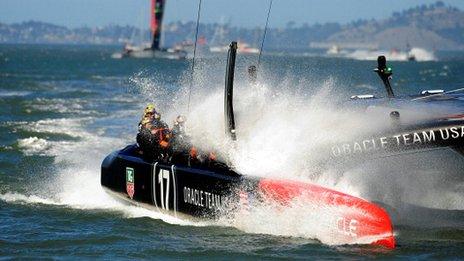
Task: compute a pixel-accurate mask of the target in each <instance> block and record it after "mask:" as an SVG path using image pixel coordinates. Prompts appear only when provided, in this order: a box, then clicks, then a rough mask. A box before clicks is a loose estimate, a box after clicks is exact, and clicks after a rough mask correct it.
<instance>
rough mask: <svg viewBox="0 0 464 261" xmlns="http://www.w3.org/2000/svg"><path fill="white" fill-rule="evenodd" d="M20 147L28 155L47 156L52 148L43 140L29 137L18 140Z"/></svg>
mask: <svg viewBox="0 0 464 261" xmlns="http://www.w3.org/2000/svg"><path fill="white" fill-rule="evenodd" d="M18 147H19V148H20V149H22V150H23V152H24V153H25V154H26V155H33V154H38V155H45V153H46V151H47V150H48V149H49V148H50V144H49V143H48V142H47V141H46V140H44V139H41V138H37V137H29V138H25V139H19V140H18Z"/></svg>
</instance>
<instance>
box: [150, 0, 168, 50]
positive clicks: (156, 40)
mask: <svg viewBox="0 0 464 261" xmlns="http://www.w3.org/2000/svg"><path fill="white" fill-rule="evenodd" d="M165 2H166V0H151V8H150V17H151V19H150V27H151V32H152V34H153V41H152V43H151V49H152V50H159V49H160V40H161V27H162V23H163V14H164V5H165Z"/></svg>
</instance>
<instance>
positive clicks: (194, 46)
mask: <svg viewBox="0 0 464 261" xmlns="http://www.w3.org/2000/svg"><path fill="white" fill-rule="evenodd" d="M200 15H201V0H199V1H198V11H197V26H196V29H195V43H194V44H193V58H192V69H191V79H190V86H189V94H188V104H187V114H188V113H189V112H190V97H191V96H192V85H193V79H194V76H195V75H194V74H195V57H196V54H197V42H198V28H199V27H200Z"/></svg>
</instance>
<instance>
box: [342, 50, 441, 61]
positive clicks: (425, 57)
mask: <svg viewBox="0 0 464 261" xmlns="http://www.w3.org/2000/svg"><path fill="white" fill-rule="evenodd" d="M381 55H383V56H385V57H387V58H388V59H389V60H390V61H417V62H427V61H436V60H437V58H436V57H435V55H434V54H433V52H430V51H427V50H425V49H422V48H417V47H414V48H412V49H411V50H408V51H406V52H405V51H398V50H397V49H392V50H390V51H385V50H355V51H353V52H351V53H348V54H346V56H345V57H346V58H351V59H355V60H366V61H367V60H369V61H374V60H376V59H377V57H378V56H381Z"/></svg>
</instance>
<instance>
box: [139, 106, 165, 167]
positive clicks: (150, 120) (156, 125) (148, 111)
mask: <svg viewBox="0 0 464 261" xmlns="http://www.w3.org/2000/svg"><path fill="white" fill-rule="evenodd" d="M170 138H171V132H170V131H169V127H168V125H167V124H166V123H164V122H163V121H162V120H161V114H159V113H158V112H157V111H156V110H155V106H154V105H153V104H151V103H150V104H148V105H147V107H146V108H145V110H144V114H143V116H142V120H141V121H140V123H139V133H138V134H137V143H138V144H139V146H140V147H141V149H142V151H143V152H144V154H146V155H147V156H148V157H151V156H153V157H154V159H158V160H160V159H164V160H166V159H168V157H169V140H170Z"/></svg>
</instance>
